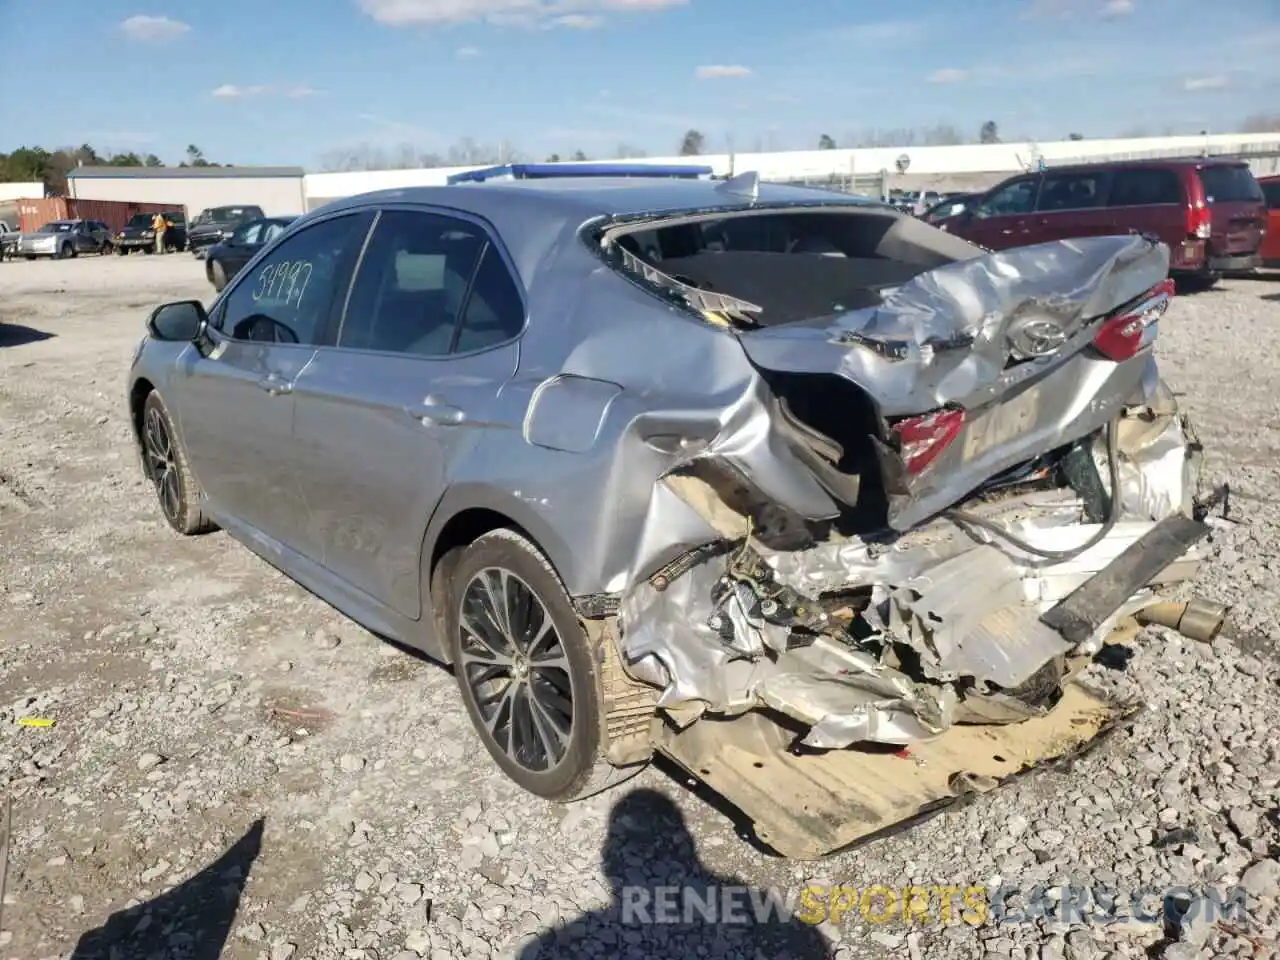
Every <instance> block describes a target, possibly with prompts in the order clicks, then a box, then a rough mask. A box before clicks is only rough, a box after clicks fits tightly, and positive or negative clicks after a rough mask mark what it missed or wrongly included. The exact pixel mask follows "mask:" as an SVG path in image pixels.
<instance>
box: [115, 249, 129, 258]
mask: <svg viewBox="0 0 1280 960" xmlns="http://www.w3.org/2000/svg"><path fill="white" fill-rule="evenodd" d="M128 252H129V251H128V250H126V249H125V248H124V247H116V256H117V257H123V256H124V255H125V254H126V253H128Z"/></svg>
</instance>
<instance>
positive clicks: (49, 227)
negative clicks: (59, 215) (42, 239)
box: [40, 220, 75, 233]
mask: <svg viewBox="0 0 1280 960" xmlns="http://www.w3.org/2000/svg"><path fill="white" fill-rule="evenodd" d="M74 226H75V224H74V223H72V222H71V221H70V220H54V221H52V222H50V223H46V224H45V225H44V226H43V227H41V228H40V232H41V233H68V232H70V231H71V229H72V228H73V227H74Z"/></svg>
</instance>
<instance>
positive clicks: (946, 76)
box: [925, 67, 969, 83]
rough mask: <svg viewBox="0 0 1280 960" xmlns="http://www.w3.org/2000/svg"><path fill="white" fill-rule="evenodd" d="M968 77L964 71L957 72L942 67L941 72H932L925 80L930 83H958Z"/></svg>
mask: <svg viewBox="0 0 1280 960" xmlns="http://www.w3.org/2000/svg"><path fill="white" fill-rule="evenodd" d="M968 75H969V74H968V72H967V71H965V70H958V69H956V68H955V67H943V68H942V69H941V70H935V71H933V73H931V74H929V75H928V76H927V77H925V79H926V80H928V81H929V82H930V83H959V82H960V81H961V80H963V79H964V78H965V77H967V76H968Z"/></svg>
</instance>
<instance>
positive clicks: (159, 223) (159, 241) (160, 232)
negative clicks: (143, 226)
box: [151, 213, 169, 253]
mask: <svg viewBox="0 0 1280 960" xmlns="http://www.w3.org/2000/svg"><path fill="white" fill-rule="evenodd" d="M151 229H152V230H154V231H155V232H156V253H164V252H165V248H164V234H165V231H166V230H168V229H169V221H168V220H166V219H165V217H164V214H163V213H157V214H156V215H155V216H154V217H152V218H151Z"/></svg>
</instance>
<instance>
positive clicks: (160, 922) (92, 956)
mask: <svg viewBox="0 0 1280 960" xmlns="http://www.w3.org/2000/svg"><path fill="white" fill-rule="evenodd" d="M262 830H263V821H262V820H261V819H259V820H257V821H255V822H254V824H253V826H251V827H250V828H249V829H248V830H247V831H246V832H245V834H244V836H242V837H241V838H240V839H239V840H237V841H236V842H235V844H233V845H232V846H231V847H230V848H229V849H228V850H227V852H226V853H224V854H223V855H222V856H221V857H219V858H218V859H217V860H215V861H213V862H212V863H210V864H209V865H208V866H206V867H205V868H204V869H203V870H201V871H200V872H199V873H197V874H195V875H194V876H192V877H190V878H189V879H187V880H185V881H183V882H182V883H180V884H178V885H177V886H176V887H174V888H173V889H172V890H169V891H167V892H165V893H162V894H160V895H159V896H158V897H155V898H153V899H151V900H148V901H147V902H146V903H140V904H138V905H137V906H136V907H130V908H128V909H127V910H121V911H119V912H117V913H113V914H111V916H109V917H108V918H107V921H106V923H104V924H103V925H102V926H101V927H98V928H97V929H96V930H90V931H89V932H88V933H86V934H85V935H84V936H82V937H81V938H80V941H79V942H78V943H77V944H76V947H75V950H74V951H73V952H72V954H71V958H70V960H117V958H121V960H124V958H128V960H143V958H151V957H169V956H181V957H183V958H185V960H218V957H220V956H221V955H222V950H223V947H224V946H225V945H226V942H227V938H228V937H229V936H230V934H231V927H232V924H234V923H235V918H236V912H237V911H238V910H239V908H240V897H241V896H242V895H243V893H244V886H245V883H246V881H247V880H248V879H249V869H250V867H252V866H253V862H254V861H255V860H256V859H257V858H258V853H259V852H260V851H261V849H262Z"/></svg>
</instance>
